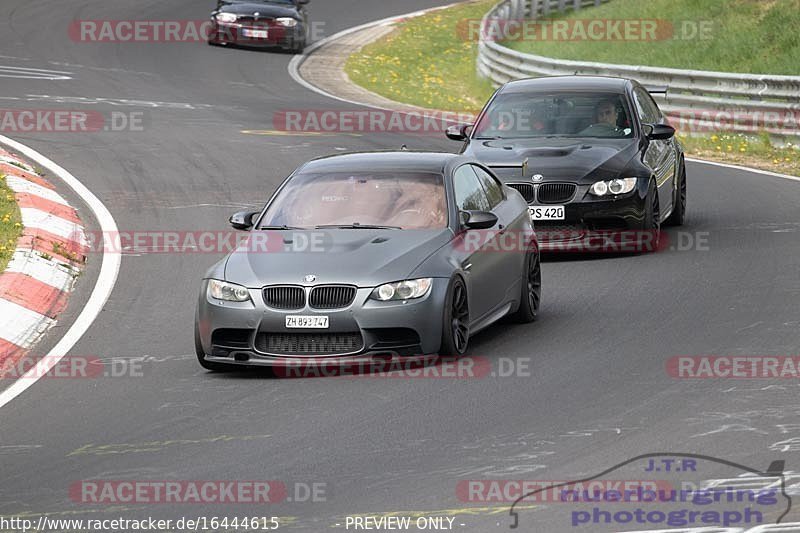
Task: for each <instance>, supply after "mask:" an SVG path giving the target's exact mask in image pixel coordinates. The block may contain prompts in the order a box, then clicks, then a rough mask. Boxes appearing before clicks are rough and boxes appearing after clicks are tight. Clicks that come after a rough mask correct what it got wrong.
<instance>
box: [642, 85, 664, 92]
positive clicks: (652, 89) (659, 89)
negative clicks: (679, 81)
mask: <svg viewBox="0 0 800 533" xmlns="http://www.w3.org/2000/svg"><path fill="white" fill-rule="evenodd" d="M645 89H647V92H649V93H650V94H667V90H668V89H669V87H668V86H667V85H662V86H655V87H645Z"/></svg>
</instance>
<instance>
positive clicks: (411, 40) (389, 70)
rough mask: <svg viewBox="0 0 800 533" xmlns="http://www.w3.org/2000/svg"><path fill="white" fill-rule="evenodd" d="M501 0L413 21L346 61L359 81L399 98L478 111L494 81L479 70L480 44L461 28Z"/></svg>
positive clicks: (483, 0)
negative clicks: (466, 37)
mask: <svg viewBox="0 0 800 533" xmlns="http://www.w3.org/2000/svg"><path fill="white" fill-rule="evenodd" d="M496 2H497V0H477V1H472V2H468V3H464V4H461V5H458V6H455V7H452V8H449V9H446V10H441V11H435V12H433V13H429V14H427V15H423V16H421V17H416V18H413V19H411V20H408V21H406V22H404V23H402V24H400V25H399V26H398V28H397V29H396V30H395V31H394V32H392V33H391V34H389V35H388V36H386V37H385V38H383V39H380V40H378V41H376V42H374V43H372V44H370V45H367V46H365V47H364V48H363V49H362V50H361V51H360V52H358V53H356V54H353V55H352V56H350V58H349V59H348V61H347V64H346V66H345V70H346V72H347V75H348V76H349V77H350V79H351V80H353V81H354V82H355V83H357V84H359V85H361V86H363V87H366V88H368V89H369V90H371V91H372V92H375V93H378V94H380V95H382V96H385V97H387V98H391V99H392V100H395V101H397V102H403V103H406V104H413V105H417V106H421V107H429V108H432V109H440V110H443V111H458V112H464V111H468V112H473V113H474V112H477V111H480V109H481V107H483V104H484V102H486V100H487V99H488V97H489V96H490V95H491V94H492V85H491V83H489V82H488V81H486V80H483V79H480V78H479V77H478V76H477V75H476V74H475V57H476V56H477V53H478V46H477V44H476V43H475V42H471V41H468V40H465V39H464V38H463V37H461V36H460V35H459V34H458V33H457V31H456V29H457V25H458V23H459V21H463V20H468V19H469V20H471V19H476V18H477V19H480V18H481V17H482V16H483V15H485V14H486V12H487V11H489V9H491V7H492V6H493V5H494V4H495V3H496Z"/></svg>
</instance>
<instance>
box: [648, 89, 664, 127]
mask: <svg viewBox="0 0 800 533" xmlns="http://www.w3.org/2000/svg"><path fill="white" fill-rule="evenodd" d="M644 94H645V98H646V100H645V101H646V102H647V103H649V104H650V107H651V108H652V109H653V115H654V116H655V117H656V122H659V123H660V122H663V120H664V114H663V113H662V112H661V109H659V108H658V104H657V103H656V101H655V100H653V95H652V94H650V93H649V92H647V91H644Z"/></svg>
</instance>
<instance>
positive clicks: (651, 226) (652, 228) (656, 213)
mask: <svg viewBox="0 0 800 533" xmlns="http://www.w3.org/2000/svg"><path fill="white" fill-rule="evenodd" d="M645 204H646V205H645V210H644V221H643V222H642V231H645V232H648V231H649V232H652V233H653V237H652V239H648V240H647V241H646V242H647V244H646V245H645V246H644V247H643V249H642V251H643V252H655V251H657V250H658V246H659V244H660V243H661V222H660V219H661V209H660V206H659V203H658V189H657V188H656V183H655V181H651V182H650V187H649V188H648V189H647V198H646V199H645Z"/></svg>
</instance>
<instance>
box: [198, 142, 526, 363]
mask: <svg viewBox="0 0 800 533" xmlns="http://www.w3.org/2000/svg"><path fill="white" fill-rule="evenodd" d="M230 222H231V224H232V225H233V226H234V227H235V228H236V229H240V230H243V231H248V232H249V234H248V235H247V239H244V240H243V242H242V244H241V245H240V246H239V247H238V248H237V249H236V250H235V251H234V252H232V253H231V254H229V255H228V256H227V257H225V258H224V259H223V260H222V261H220V262H219V263H217V264H216V265H214V266H213V267H212V268H211V269H210V270H209V271H208V273H207V274H206V276H205V277H204V279H203V280H202V283H201V287H200V296H199V302H198V309H197V316H196V323H195V344H196V347H197V357H198V360H199V362H200V364H201V365H202V366H203V367H205V368H207V369H210V370H221V369H225V368H229V367H230V366H232V365H245V366H248V365H249V366H279V365H282V364H285V363H286V362H287V361H292V360H298V359H305V360H307V359H308V358H323V359H324V360H325V361H334V362H338V361H341V362H343V363H344V362H352V361H361V362H363V361H370V360H381V361H386V359H387V358H390V359H391V360H403V361H407V360H409V359H410V358H415V357H425V356H429V355H431V354H439V355H444V356H456V357H457V356H460V355H462V354H464V352H465V351H466V349H467V344H468V340H469V337H470V335H471V334H473V333H475V332H477V331H479V330H481V329H483V328H485V327H487V326H489V325H491V324H492V323H494V322H496V321H497V320H498V319H500V318H502V317H504V316H506V315H513V316H514V318H515V319H517V320H518V321H520V322H532V321H533V320H535V319H536V316H537V313H538V310H539V302H540V297H541V268H540V262H539V247H538V242H537V240H536V235H535V233H534V231H533V228H532V226H531V221H530V216H529V214H528V205H527V203H526V201H525V199H524V198H523V197H522V196H521V195H520V194H519V192H517V191H516V190H514V189H512V188H509V187H507V186H505V185H503V184H502V182H500V180H498V179H497V178H496V177H495V176H494V175H493V174H492V172H491V171H490V170H488V169H487V168H486V167H485V166H483V165H482V164H480V163H478V162H477V161H475V160H474V159H470V158H467V157H464V156H460V155H455V154H441V153H429V152H408V151H403V152H378V153H354V154H345V155H337V156H331V157H325V158H320V159H316V160H313V161H311V162H308V163H306V164H304V165H302V166H301V167H300V168H298V169H297V170H296V171H295V172H293V173H292V174H291V175H290V176H289V177H288V178H287V179H286V180H285V181H284V182H283V183H282V184H281V185H280V186H279V187H278V189H277V191H276V192H275V193H274V194H273V195H272V198H270V199H269V201H268V202H267V204H266V206H265V207H264V208H263V209H262V210H261V211H259V212H240V213H236V214H235V215H233V216H232V217H231V219H230Z"/></svg>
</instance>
